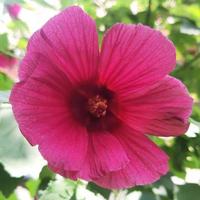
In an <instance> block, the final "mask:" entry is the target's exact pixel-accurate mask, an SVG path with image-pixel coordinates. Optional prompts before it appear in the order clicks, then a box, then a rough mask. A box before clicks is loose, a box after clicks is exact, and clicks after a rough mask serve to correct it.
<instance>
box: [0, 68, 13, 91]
mask: <svg viewBox="0 0 200 200" xmlns="http://www.w3.org/2000/svg"><path fill="white" fill-rule="evenodd" d="M13 84H14V83H13V81H12V80H11V79H10V78H8V77H7V76H6V75H5V74H3V73H1V72H0V90H10V89H11V88H12V86H13Z"/></svg>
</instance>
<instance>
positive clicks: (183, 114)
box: [118, 76, 192, 136]
mask: <svg viewBox="0 0 200 200" xmlns="http://www.w3.org/2000/svg"><path fill="white" fill-rule="evenodd" d="M121 106H122V107H121V111H120V112H119V113H118V114H119V115H120V118H121V119H122V120H123V121H124V123H126V124H127V125H129V126H130V127H132V128H133V129H135V130H137V131H139V132H143V133H148V134H153V135H160V136H176V135H180V134H183V133H185V132H186V131H187V129H188V125H189V124H188V118H189V116H190V114H191V112H192V98H191V97H190V96H189V93H188V91H187V89H186V87H185V86H184V85H183V84H182V83H181V82H180V81H179V80H177V79H175V78H173V77H170V76H166V77H165V78H164V79H163V80H162V81H160V82H159V83H158V84H157V86H155V88H153V89H151V90H150V91H149V92H147V93H146V94H145V95H143V96H140V97H138V98H135V99H132V100H129V101H126V102H125V101H124V102H121Z"/></svg>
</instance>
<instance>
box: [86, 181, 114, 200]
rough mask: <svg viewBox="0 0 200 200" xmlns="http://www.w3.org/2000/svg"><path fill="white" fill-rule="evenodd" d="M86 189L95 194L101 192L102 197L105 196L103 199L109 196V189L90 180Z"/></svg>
mask: <svg viewBox="0 0 200 200" xmlns="http://www.w3.org/2000/svg"><path fill="white" fill-rule="evenodd" d="M87 189H88V190H90V191H91V192H93V193H95V194H101V195H102V196H103V197H105V199H108V197H109V196H110V193H111V190H108V189H105V188H102V187H100V186H98V185H96V184H95V183H92V182H89V183H88V185H87Z"/></svg>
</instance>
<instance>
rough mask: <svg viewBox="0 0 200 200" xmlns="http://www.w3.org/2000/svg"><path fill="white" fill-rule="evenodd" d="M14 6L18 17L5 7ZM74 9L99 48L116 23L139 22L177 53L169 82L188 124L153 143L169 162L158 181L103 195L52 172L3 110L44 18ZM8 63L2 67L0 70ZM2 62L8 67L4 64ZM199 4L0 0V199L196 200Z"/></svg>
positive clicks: (199, 193)
mask: <svg viewBox="0 0 200 200" xmlns="http://www.w3.org/2000/svg"><path fill="white" fill-rule="evenodd" d="M13 4H14V5H16V4H17V5H18V7H20V10H19V13H18V14H17V16H13V14H12V13H9V12H10V11H9V9H8V6H9V5H13ZM74 4H75V5H80V6H81V7H82V8H84V9H85V10H86V11H87V12H88V13H89V14H90V15H91V16H92V17H93V18H94V19H95V20H96V23H97V28H98V32H99V37H100V42H101V38H102V36H103V34H104V32H105V30H106V29H108V28H109V27H110V26H112V25H113V24H114V23H116V22H123V23H132V24H135V23H143V24H146V25H149V26H151V27H153V28H155V29H158V30H160V31H161V32H162V33H163V34H164V35H166V36H167V37H169V38H170V39H171V40H172V41H173V43H174V44H175V46H176V53H177V66H176V69H175V71H174V72H173V73H172V75H173V76H175V77H177V78H179V79H180V80H182V82H183V83H184V84H185V85H186V86H187V87H188V89H189V91H190V94H191V96H192V97H193V98H194V106H193V113H192V116H191V125H190V128H189V130H188V132H187V133H186V135H183V136H181V137H177V138H172V137H170V138H154V137H152V140H154V141H155V142H156V143H157V144H158V145H159V146H160V147H161V148H162V149H164V150H165V151H166V152H167V153H168V155H169V156H170V172H169V173H168V174H167V175H166V176H164V177H162V178H161V179H160V180H159V181H158V182H156V183H154V184H152V185H147V186H141V187H135V188H131V189H128V190H123V191H110V190H106V189H103V188H100V187H98V186H96V185H95V184H93V183H87V182H84V181H82V180H80V181H77V182H74V181H70V180H66V179H63V178H62V177H60V176H58V175H56V174H54V173H53V172H51V171H50V170H49V169H48V168H47V167H46V166H45V165H46V161H44V160H43V159H42V158H41V156H40V154H39V153H38V151H37V148H36V147H31V146H30V145H29V144H28V143H27V142H26V141H25V139H24V138H23V137H22V135H21V134H20V131H19V130H18V127H17V124H16V122H15V120H14V117H13V115H12V111H11V106H10V104H9V103H8V98H9V92H10V90H11V88H12V86H13V84H14V82H16V81H17V79H18V77H17V71H18V67H19V66H18V65H19V63H20V60H21V59H22V58H23V55H24V53H25V49H26V46H27V42H28V39H29V38H30V36H31V35H32V34H33V32H34V31H36V30H37V29H39V28H40V27H41V26H42V25H43V24H44V23H45V22H46V21H47V20H48V19H49V18H50V17H52V16H54V15H55V14H56V13H58V12H59V11H60V10H62V9H64V8H65V7H67V6H70V5H74ZM1 57H6V58H7V65H5V64H2V63H1ZM8 61H9V62H8ZM199 121H200V0H177V1H175V0H94V1H92V0H79V1H76V0H49V1H47V0H46V1H45V0H35V1H33V0H32V1H31V0H18V1H14V0H4V1H3V0H0V200H4V199H8V200H31V199H35V200H37V199H39V200H62V199H63V200H64V199H65V200H68V199H71V200H76V199H77V200H83V199H85V200H103V199H109V200H114V199H115V200H116V199H118V200H123V199H125V200H199V199H200V122H199Z"/></svg>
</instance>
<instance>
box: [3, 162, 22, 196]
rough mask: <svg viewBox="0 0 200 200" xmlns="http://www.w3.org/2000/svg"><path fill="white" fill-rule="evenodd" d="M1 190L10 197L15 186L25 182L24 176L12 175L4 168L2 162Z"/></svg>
mask: <svg viewBox="0 0 200 200" xmlns="http://www.w3.org/2000/svg"><path fill="white" fill-rule="evenodd" d="M0 177H1V181H0V191H1V192H2V193H3V195H4V196H5V197H9V196H10V194H11V193H12V192H13V191H14V190H15V188H16V187H17V186H18V185H20V184H22V183H23V182H24V180H25V179H24V177H20V178H15V177H11V176H10V174H9V173H8V172H7V171H6V170H5V169H4V167H3V165H2V164H1V163H0Z"/></svg>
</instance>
